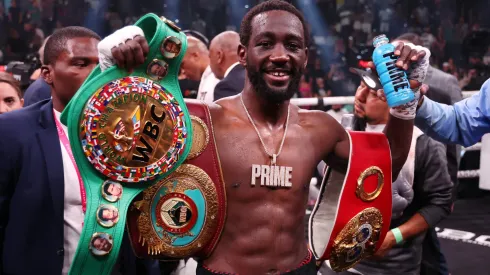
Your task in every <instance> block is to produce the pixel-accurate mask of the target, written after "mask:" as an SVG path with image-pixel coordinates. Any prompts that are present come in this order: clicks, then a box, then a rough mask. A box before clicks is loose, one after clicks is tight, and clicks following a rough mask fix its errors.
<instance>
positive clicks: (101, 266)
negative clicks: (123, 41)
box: [61, 14, 192, 274]
mask: <svg viewBox="0 0 490 275" xmlns="http://www.w3.org/2000/svg"><path fill="white" fill-rule="evenodd" d="M135 25H136V26H139V27H140V28H141V29H143V31H144V34H145V37H146V39H147V41H149V47H150V52H149V54H148V57H147V59H146V61H145V63H144V64H143V65H141V66H139V67H138V68H136V69H135V71H134V72H133V73H131V74H130V75H129V74H128V73H127V72H126V71H124V70H122V69H119V68H117V67H116V66H113V67H111V68H109V69H107V70H105V71H104V72H101V70H100V68H99V67H97V68H96V69H95V70H94V71H93V72H92V73H91V74H90V76H89V77H88V79H87V80H86V81H85V82H84V84H83V85H82V87H81V88H80V89H79V90H78V92H77V94H76V95H75V96H74V97H73V99H72V100H71V101H70V103H69V104H68V106H67V107H66V108H65V110H64V111H63V113H62V117H61V120H62V122H63V123H64V124H66V125H67V126H68V135H69V138H70V145H71V147H72V150H73V154H74V156H75V160H76V163H77V166H78V168H79V170H80V174H81V176H82V179H83V182H84V187H85V190H86V196H87V207H86V213H85V220H84V226H83V230H82V233H81V236H80V241H79V244H78V248H77V252H76V254H75V256H74V260H73V263H72V265H71V268H70V274H110V273H111V271H112V268H113V266H114V264H115V262H116V260H117V257H118V254H119V249H120V246H121V241H122V237H123V233H124V229H125V223H126V215H127V210H128V207H129V204H130V203H131V201H132V200H133V198H134V197H135V196H136V195H138V194H139V193H140V192H141V191H142V190H144V189H145V188H148V187H149V186H152V185H153V184H155V183H157V182H159V181H160V180H161V179H163V178H165V177H166V176H168V175H169V174H171V173H172V172H174V171H175V170H176V169H177V168H178V167H179V166H180V165H181V164H182V162H183V161H184V160H185V159H186V158H187V156H188V154H189V152H190V149H191V146H190V145H191V144H192V126H191V119H190V116H189V112H188V110H187V107H186V105H185V103H184V100H183V98H182V95H181V91H180V87H179V84H178V80H177V75H178V71H179V67H180V63H181V62H182V58H183V56H184V54H185V51H186V49H187V40H186V36H185V35H184V34H183V33H182V32H180V29H179V28H178V27H177V26H176V25H175V24H174V23H172V22H171V21H169V20H167V19H165V18H163V17H162V18H160V17H158V16H156V15H154V14H147V15H145V16H143V17H142V18H141V19H140V20H138V22H136V24H135Z"/></svg>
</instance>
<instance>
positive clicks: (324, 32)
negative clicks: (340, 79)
mask: <svg viewBox="0 0 490 275" xmlns="http://www.w3.org/2000/svg"><path fill="white" fill-rule="evenodd" d="M288 2H289V1H288ZM316 2H317V1H315V0H301V1H297V6H298V8H299V9H300V10H301V12H303V15H304V17H305V20H306V21H307V22H308V24H310V26H311V32H312V34H313V35H314V36H317V37H324V38H326V37H327V36H329V35H330V32H329V31H328V28H327V25H326V23H325V21H324V20H323V18H322V16H321V14H320V12H319V10H318V7H317V6H316ZM317 46H318V48H319V49H320V50H321V55H320V58H321V64H322V66H323V69H324V70H328V68H327V66H328V65H327V64H329V60H330V59H331V56H330V55H331V50H329V48H328V47H327V46H326V45H325V44H324V43H321V44H318V43H317Z"/></svg>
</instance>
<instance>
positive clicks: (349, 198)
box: [308, 131, 392, 272]
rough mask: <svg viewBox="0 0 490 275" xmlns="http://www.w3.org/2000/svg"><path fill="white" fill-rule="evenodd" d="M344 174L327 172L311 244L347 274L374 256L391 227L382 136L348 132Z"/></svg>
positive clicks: (317, 253) (388, 166)
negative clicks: (350, 269) (348, 154)
mask: <svg viewBox="0 0 490 275" xmlns="http://www.w3.org/2000/svg"><path fill="white" fill-rule="evenodd" d="M347 133H348V134H349V139H350V158H349V165H348V168H347V171H346V173H345V174H343V173H340V172H338V171H334V170H333V169H331V168H330V167H329V168H327V171H326V173H325V176H324V178H323V182H322V184H321V187H320V193H319V195H318V199H317V202H316V204H315V207H314V208H313V210H312V213H311V216H310V220H309V226H308V227H309V232H308V233H309V243H310V247H311V249H312V252H313V255H314V256H315V258H316V259H317V260H318V261H325V260H330V266H331V267H332V270H334V271H336V272H342V271H345V270H347V269H349V268H351V267H352V266H354V265H355V264H357V263H358V262H359V261H361V260H362V259H364V258H366V257H369V256H371V255H373V254H374V253H375V252H376V251H377V250H378V249H379V247H380V246H381V244H382V243H383V240H384V238H385V236H386V233H387V232H388V230H389V227H390V221H391V209H392V207H391V206H392V192H391V190H392V189H391V172H392V171H391V154H390V147H389V144H388V140H387V138H386V136H385V135H384V134H381V133H366V132H357V131H347Z"/></svg>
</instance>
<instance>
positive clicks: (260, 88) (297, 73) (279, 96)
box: [245, 58, 304, 104]
mask: <svg viewBox="0 0 490 275" xmlns="http://www.w3.org/2000/svg"><path fill="white" fill-rule="evenodd" d="M249 64H250V62H249V60H248V58H247V67H246V68H245V69H246V70H247V74H248V78H249V80H250V83H251V84H252V87H253V88H254V90H255V92H256V93H257V94H258V95H259V96H260V97H261V98H264V99H265V100H266V101H267V102H270V103H274V104H280V103H283V102H284V101H287V100H290V99H291V98H292V97H293V96H294V94H295V93H296V92H297V91H298V90H299V82H300V80H301V76H302V75H303V71H304V69H303V68H302V67H301V68H298V67H296V66H295V65H291V70H290V79H289V84H288V86H287V88H286V89H274V88H271V87H269V86H268V85H267V83H266V82H265V80H264V78H263V74H265V73H266V70H265V65H264V64H261V66H260V69H259V70H256V69H254V68H253V66H250V65H249Z"/></svg>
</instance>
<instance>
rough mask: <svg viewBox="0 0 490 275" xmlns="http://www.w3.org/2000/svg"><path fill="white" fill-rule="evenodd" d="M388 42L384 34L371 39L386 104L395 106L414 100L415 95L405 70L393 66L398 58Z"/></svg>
mask: <svg viewBox="0 0 490 275" xmlns="http://www.w3.org/2000/svg"><path fill="white" fill-rule="evenodd" d="M388 42H390V41H389V40H388V38H387V37H386V35H384V34H382V35H378V36H376V37H375V38H374V39H373V46H374V48H375V49H374V52H373V62H374V65H375V66H376V71H377V72H378V75H379V79H380V82H381V85H382V86H383V90H384V93H385V96H386V101H387V102H388V106H390V107H396V106H400V105H403V104H405V103H408V102H410V101H412V100H414V99H415V95H414V93H413V92H412V90H411V89H410V83H409V82H408V79H407V74H406V73H405V71H403V70H402V69H400V68H398V67H396V66H395V62H396V60H397V59H398V57H397V56H395V46H393V45H392V44H390V43H388Z"/></svg>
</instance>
